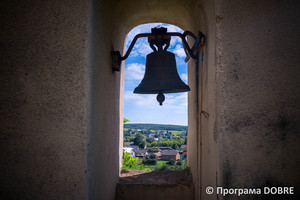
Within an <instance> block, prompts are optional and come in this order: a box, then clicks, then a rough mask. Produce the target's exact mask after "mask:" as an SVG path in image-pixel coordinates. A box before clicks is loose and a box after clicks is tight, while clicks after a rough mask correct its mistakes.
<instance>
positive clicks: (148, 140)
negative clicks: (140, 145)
mask: <svg viewBox="0 0 300 200" xmlns="http://www.w3.org/2000/svg"><path fill="white" fill-rule="evenodd" d="M153 141H154V138H153V137H151V138H146V142H149V143H152V142H153Z"/></svg>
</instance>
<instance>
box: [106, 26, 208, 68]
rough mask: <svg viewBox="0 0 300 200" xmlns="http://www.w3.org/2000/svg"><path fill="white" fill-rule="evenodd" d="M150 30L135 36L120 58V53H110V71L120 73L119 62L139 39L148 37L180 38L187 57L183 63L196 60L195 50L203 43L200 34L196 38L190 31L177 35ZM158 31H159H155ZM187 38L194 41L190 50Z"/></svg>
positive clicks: (150, 38)
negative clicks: (150, 31) (189, 37)
mask: <svg viewBox="0 0 300 200" xmlns="http://www.w3.org/2000/svg"><path fill="white" fill-rule="evenodd" d="M151 30H152V33H141V34H137V35H136V36H135V37H134V38H133V40H132V42H131V44H130V46H129V48H128V50H127V52H126V53H125V55H124V56H121V54H120V52H119V51H112V52H111V55H112V70H113V71H120V70H121V62H122V61H123V60H125V59H127V58H128V56H129V54H130V52H131V51H132V49H133V47H134V45H135V43H136V41H137V40H138V39H139V38H141V37H148V41H151V40H153V39H164V40H169V39H170V38H171V37H172V36H177V37H180V38H181V40H182V44H183V49H184V51H185V53H186V55H187V57H186V59H185V62H187V61H188V60H189V59H190V58H193V59H197V58H198V55H197V53H196V54H195V52H197V49H198V47H199V46H200V44H201V43H202V44H203V43H205V36H204V34H203V33H202V32H199V35H198V36H197V37H196V36H195V35H194V34H193V33H192V32H190V31H185V32H184V33H178V32H169V33H168V32H164V31H166V28H163V27H161V28H159V29H157V28H153V29H151ZM157 30H159V31H157ZM187 36H191V37H192V38H193V39H194V40H195V43H194V45H193V47H192V48H190V46H189V45H188V43H187V41H186V39H185V38H186V37H187Z"/></svg>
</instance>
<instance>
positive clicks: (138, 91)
mask: <svg viewBox="0 0 300 200" xmlns="http://www.w3.org/2000/svg"><path fill="white" fill-rule="evenodd" d="M188 91H191V89H190V87H189V86H188V85H186V87H185V88H176V89H169V90H168V89H164V90H160V89H149V90H146V89H142V90H141V89H140V88H139V87H136V88H135V89H134V91H133V93H136V94H158V93H159V92H162V93H164V94H168V93H179V92H188Z"/></svg>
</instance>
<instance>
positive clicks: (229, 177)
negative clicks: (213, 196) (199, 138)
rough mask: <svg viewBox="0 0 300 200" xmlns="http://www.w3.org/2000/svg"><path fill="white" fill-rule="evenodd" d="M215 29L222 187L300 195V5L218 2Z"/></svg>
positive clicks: (283, 2) (251, 0)
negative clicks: (290, 190)
mask: <svg viewBox="0 0 300 200" xmlns="http://www.w3.org/2000/svg"><path fill="white" fill-rule="evenodd" d="M216 22H217V48H216V50H217V59H218V60H217V62H218V63H217V76H216V77H217V79H216V81H217V91H218V95H217V106H218V108H217V111H218V113H217V114H218V123H217V127H216V128H217V134H218V137H217V138H218V144H219V146H220V154H219V157H220V160H221V161H220V168H221V174H220V178H221V184H220V185H221V186H223V187H229V188H230V187H234V188H236V187H247V188H257V187H262V186H294V187H296V188H299V186H300V185H299V175H300V174H299V173H300V172H299V159H300V158H299V155H298V154H297V152H299V150H300V149H299V124H300V123H299V110H300V109H299V108H300V107H299V100H300V99H299V94H300V93H299V86H300V83H299V77H300V76H299V75H300V71H299V28H298V27H297V25H298V24H299V3H297V1H271V0H268V1H258V0H257V1H256V0H248V1H238V0H231V1H223V0H218V1H217V3H216ZM273 197H274V198H276V199H278V197H277V196H276V197H275V196H273ZM255 198H257V197H256V196H255V195H254V196H247V198H246V197H245V199H255ZM283 198H285V199H287V197H283ZM294 198H295V197H293V198H292V199H294ZM226 199H239V198H238V197H237V196H234V195H231V196H228V198H226ZM268 199H269V198H268Z"/></svg>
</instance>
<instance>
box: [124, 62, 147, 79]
mask: <svg viewBox="0 0 300 200" xmlns="http://www.w3.org/2000/svg"><path fill="white" fill-rule="evenodd" d="M144 73H145V65H142V64H139V63H132V64H129V65H127V66H126V68H125V77H126V79H127V80H141V79H142V78H143V77H144Z"/></svg>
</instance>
